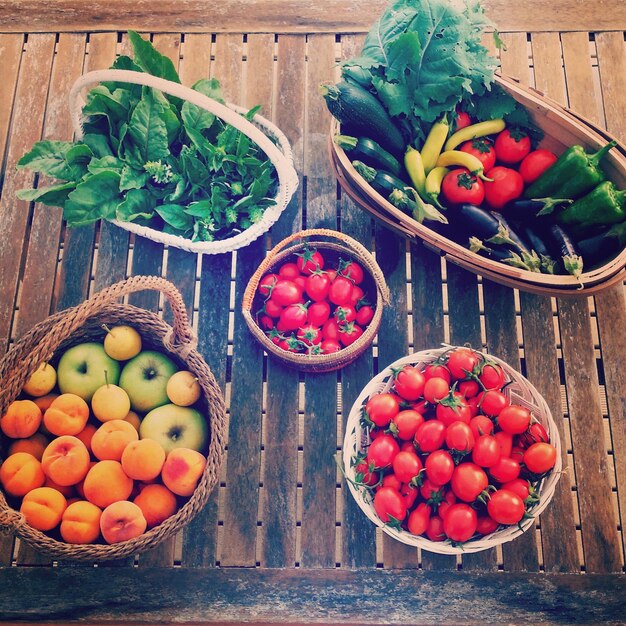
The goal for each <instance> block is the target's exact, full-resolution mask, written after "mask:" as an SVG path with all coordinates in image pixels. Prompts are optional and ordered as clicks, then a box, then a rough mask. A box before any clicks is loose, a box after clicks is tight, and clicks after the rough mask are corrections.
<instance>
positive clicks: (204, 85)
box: [191, 78, 224, 104]
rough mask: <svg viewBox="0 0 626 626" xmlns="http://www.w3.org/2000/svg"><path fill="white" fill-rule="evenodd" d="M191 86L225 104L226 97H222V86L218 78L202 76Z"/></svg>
mask: <svg viewBox="0 0 626 626" xmlns="http://www.w3.org/2000/svg"><path fill="white" fill-rule="evenodd" d="M191 88H192V89H194V90H195V91H199V92H200V93H201V94H203V95H205V96H207V97H208V98H212V99H213V100H217V101H218V102H220V103H221V104H224V98H223V97H222V88H221V87H220V83H219V81H218V80H217V79H216V78H211V79H208V78H201V79H200V80H199V81H197V82H195V83H194V84H193V85H192V86H191Z"/></svg>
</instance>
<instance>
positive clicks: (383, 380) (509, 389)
mask: <svg viewBox="0 0 626 626" xmlns="http://www.w3.org/2000/svg"><path fill="white" fill-rule="evenodd" d="M451 347H452V346H447V347H444V348H438V349H433V350H424V351H422V352H417V353H415V354H411V355H409V356H406V357H403V358H401V359H399V360H397V361H395V362H394V363H392V364H391V365H390V366H388V367H386V368H385V369H384V370H383V371H382V372H380V374H378V376H375V377H374V378H373V379H372V380H371V381H370V382H369V383H368V384H367V385H366V386H365V387H364V389H363V391H361V393H360V395H359V397H358V398H357V399H356V401H355V402H354V404H353V406H352V409H351V410H350V415H349V416H348V421H347V423H346V431H345V437H344V441H343V468H344V472H345V476H346V479H347V483H348V487H349V489H350V492H351V493H352V495H353V497H354V499H355V500H356V502H357V504H358V505H359V507H360V509H361V510H362V511H363V513H365V515H367V517H368V518H369V519H370V520H371V521H372V522H374V524H376V525H377V526H379V527H381V528H382V530H383V531H384V532H385V533H387V534H388V535H389V536H390V537H393V538H394V539H397V540H398V541H401V542H402V543H405V544H407V545H410V546H414V547H417V548H422V549H423V550H428V551H429V552H436V553H438V554H468V553H470V552H480V551H481V550H487V549H488V548H492V547H494V546H496V545H499V544H502V543H506V542H507V541H511V540H512V539H515V538H516V537H519V536H520V535H521V534H522V533H523V532H525V531H527V530H528V529H529V528H531V527H532V526H533V525H534V524H535V518H536V517H538V516H539V514H540V513H541V512H542V511H543V510H544V509H545V508H546V507H547V506H548V503H549V502H550V500H551V499H552V497H553V495H554V491H555V489H556V485H557V483H558V481H559V478H560V476H561V468H562V465H561V442H560V438H559V432H558V429H557V426H556V423H555V422H554V420H553V418H552V415H551V413H550V409H549V408H548V405H547V404H546V401H545V400H544V399H543V397H542V396H541V395H540V394H539V392H538V391H537V390H536V389H535V387H533V385H532V384H531V383H530V382H529V381H528V380H526V378H525V377H524V376H522V375H521V374H520V373H519V372H517V371H516V370H514V369H513V368H512V367H511V366H510V365H508V364H507V363H505V362H504V361H502V360H501V359H498V358H496V357H494V356H493V355H491V354H490V355H489V359H490V360H492V361H495V362H496V363H498V364H499V365H500V366H501V367H502V368H503V370H504V372H505V374H506V376H507V379H508V380H509V381H511V382H510V384H508V385H507V386H506V387H505V390H504V393H505V394H506V395H507V396H508V397H509V399H510V400H511V401H512V402H515V403H516V404H520V405H522V406H525V407H526V408H528V409H529V410H530V411H531V412H532V414H533V415H534V417H536V418H537V419H538V420H539V422H540V423H541V424H542V426H544V428H545V429H546V430H547V431H548V434H549V436H550V442H551V443H552V444H553V445H554V446H555V447H556V450H557V457H556V464H555V466H554V468H553V469H552V470H551V471H550V472H549V473H548V474H547V475H546V476H545V477H544V478H543V479H542V480H541V482H540V483H539V484H538V485H537V491H538V494H539V500H538V502H537V503H536V504H535V505H534V506H533V507H532V508H530V509H529V511H528V513H529V514H530V515H531V517H529V518H527V519H524V520H522V521H521V522H520V523H519V525H513V526H502V527H500V528H499V529H497V530H496V531H494V532H493V533H491V534H490V535H485V536H483V537H480V538H479V539H470V540H469V541H467V542H465V543H464V544H463V545H462V546H458V545H453V544H452V542H451V541H450V540H446V541H441V542H435V541H430V540H429V539H427V538H426V537H424V536H421V535H420V536H416V535H412V534H411V533H409V532H408V531H405V530H396V529H394V528H392V527H390V526H388V525H386V524H385V523H384V522H383V521H382V520H381V519H380V518H379V517H378V515H377V514H376V512H375V510H374V506H373V504H372V502H373V496H372V493H371V491H370V490H368V489H366V488H359V487H357V486H355V483H354V481H355V471H354V467H352V463H351V461H352V459H353V458H354V457H355V456H356V455H357V454H358V453H360V452H362V451H364V450H365V449H366V448H367V446H368V445H369V443H370V439H369V431H368V430H367V429H364V428H362V426H361V409H362V407H363V406H364V405H365V403H366V402H367V400H368V398H369V397H370V396H371V395H373V394H376V393H382V392H385V391H389V389H391V387H392V385H393V371H392V369H399V368H401V367H403V366H404V365H416V366H418V367H419V368H420V369H424V368H425V367H426V366H427V365H428V364H430V363H432V362H433V361H435V360H436V359H437V358H438V357H439V356H441V355H442V354H444V353H445V352H447V351H449V350H450V348H451Z"/></svg>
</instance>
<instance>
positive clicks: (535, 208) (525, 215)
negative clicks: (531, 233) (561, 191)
mask: <svg viewBox="0 0 626 626" xmlns="http://www.w3.org/2000/svg"><path fill="white" fill-rule="evenodd" d="M571 203H572V200H569V199H565V198H532V199H525V198H520V199H518V200H513V202H509V203H508V204H506V205H505V206H504V207H502V209H501V212H502V214H503V215H505V216H506V217H508V218H510V219H512V220H517V221H520V222H532V221H533V220H534V219H535V218H537V217H544V216H547V215H551V214H552V213H554V211H555V209H557V208H559V207H561V206H566V205H568V204H571Z"/></svg>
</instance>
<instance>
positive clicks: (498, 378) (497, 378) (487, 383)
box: [478, 362, 506, 389]
mask: <svg viewBox="0 0 626 626" xmlns="http://www.w3.org/2000/svg"><path fill="white" fill-rule="evenodd" d="M478 379H479V380H480V382H481V383H482V384H483V387H484V388H485V389H501V388H502V385H504V383H505V381H506V377H505V375H504V370H503V369H502V368H501V367H500V366H499V365H498V364H497V363H489V362H487V363H484V364H483V365H482V367H481V370H480V374H479V375H478Z"/></svg>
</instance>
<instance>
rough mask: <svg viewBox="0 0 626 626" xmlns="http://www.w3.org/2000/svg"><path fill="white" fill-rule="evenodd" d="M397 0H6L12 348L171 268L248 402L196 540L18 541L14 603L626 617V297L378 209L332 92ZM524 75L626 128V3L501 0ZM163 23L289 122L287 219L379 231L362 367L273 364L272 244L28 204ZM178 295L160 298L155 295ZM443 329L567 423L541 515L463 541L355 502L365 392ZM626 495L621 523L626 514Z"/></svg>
mask: <svg viewBox="0 0 626 626" xmlns="http://www.w3.org/2000/svg"><path fill="white" fill-rule="evenodd" d="M383 4H384V3H383V2H382V1H380V0H377V1H376V2H364V1H363V0H344V1H343V2H336V1H334V0H324V1H323V2H317V3H304V2H299V1H295V0H290V1H278V0H274V1H272V2H270V1H269V0H260V1H258V2H247V3H243V2H235V1H234V0H225V1H224V2H221V3H208V2H207V3H205V2H201V1H200V0H189V1H188V2H184V3H183V2H181V3H174V2H171V1H170V2H167V1H155V0H151V2H144V1H143V0H136V1H135V2H128V1H124V2H121V1H117V0H107V1H106V2H90V3H80V2H77V1H73V2H72V1H70V0H56V1H52V2H51V1H49V2H48V3H47V4H46V8H45V9H44V8H43V6H42V5H41V4H40V3H39V2H33V1H32V0H31V1H25V0H9V1H8V2H7V1H5V2H4V3H2V6H0V59H1V61H0V67H1V68H2V80H1V82H0V164H1V172H2V173H1V175H0V182H1V184H2V190H1V198H0V242H1V243H0V353H4V352H5V351H6V350H7V349H8V348H9V346H10V345H11V343H12V342H14V341H16V340H18V339H19V338H20V336H22V335H23V334H24V333H25V332H26V331H27V330H28V329H29V328H30V327H31V326H32V325H33V324H35V323H36V322H38V321H39V320H41V319H43V318H45V317H46V316H47V315H49V314H50V313H51V312H54V311H58V310H61V309H64V308H66V307H68V306H71V305H75V304H77V303H79V302H81V301H82V300H84V299H85V298H86V297H87V296H88V295H89V294H90V293H92V292H94V291H96V290H98V289H100V288H102V287H104V286H105V285H108V284H110V283H112V282H115V281H117V280H120V279H123V278H124V277H126V276H128V275H131V274H158V275H164V276H166V277H167V278H169V279H170V280H172V281H173V282H174V283H175V284H176V285H178V287H179V288H180V290H181V291H182V293H183V294H184V297H185V300H186V302H187V304H188V307H189V312H190V313H192V314H193V320H194V325H195V327H196V329H197V331H198V334H199V338H200V350H201V352H202V353H203V355H204V356H205V358H206V360H207V361H208V363H209V365H210V366H211V368H212V370H213V372H214V373H215V375H216V377H217V379H218V381H219V382H220V384H221V386H222V387H223V389H224V392H225V395H226V398H227V401H228V406H229V413H230V426H229V441H228V456H227V462H226V463H225V464H224V467H223V474H222V478H221V483H220V485H219V489H216V491H215V492H214V494H213V495H212V497H211V500H210V502H209V504H208V505H207V507H206V509H205V510H204V511H203V512H202V514H201V515H200V516H199V517H198V518H197V519H195V520H194V521H193V522H192V523H191V524H190V525H189V526H188V527H187V528H186V529H185V531H184V532H182V533H181V536H179V537H177V538H176V540H175V541H174V540H173V541H168V542H167V543H165V544H163V545H161V546H160V547H158V548H156V549H154V550H153V551H152V552H149V553H146V554H142V555H140V556H138V557H137V558H136V559H129V560H125V561H123V562H115V563H106V564H100V565H99V566H98V567H92V566H88V567H86V566H78V565H76V564H72V563H68V562H62V563H56V562H52V561H51V560H50V559H49V558H46V557H45V556H42V555H41V554H38V553H35V552H34V551H33V550H31V549H29V548H28V547H27V546H25V545H23V544H22V545H20V544H19V542H17V541H15V540H14V538H13V537H11V536H3V537H1V538H0V564H1V566H2V567H1V568H0V618H2V619H4V620H37V619H49V620H56V621H60V622H64V623H65V622H68V621H70V620H84V621H90V622H98V623H101V622H111V621H116V620H117V621H123V622H125V623H128V622H131V621H144V622H153V623H154V622H159V621H164V622H174V621H195V622H199V621H213V622H228V621H251V622H286V621H291V622H305V621H307V622H351V623H382V622H392V623H400V622H402V623H409V622H410V623H420V624H422V623H429V624H430V623H442V622H446V623H468V622H469V623H472V622H473V623H475V622H477V621H478V620H481V621H482V622H485V623H530V622H532V623H567V624H572V623H589V622H595V621H597V622H604V623H607V622H610V623H623V622H626V576H625V575H624V547H625V546H624V539H625V536H626V535H625V534H624V532H623V523H624V521H626V517H625V516H626V411H625V408H626V402H625V401H624V392H625V391H626V374H625V372H626V369H625V367H624V366H625V364H626V363H625V359H624V351H625V350H626V301H625V299H624V289H623V285H620V286H617V287H613V288H611V289H610V290H608V291H606V292H603V293H601V294H599V295H597V296H596V297H595V298H593V299H591V298H589V299H580V298H579V299H558V300H555V299H550V298H546V297H540V296H535V295H528V294H525V293H517V292H515V291H513V290H511V289H509V288H505V287H502V286H499V285H497V284H494V283H492V282H489V281H486V280H481V279H477V278H476V277H475V276H474V275H473V274H469V273H467V272H466V271H464V270H462V269H459V268H457V267H455V266H451V265H448V266H447V267H444V266H442V263H441V260H440V259H439V257H437V256H436V255H435V254H433V253H432V252H430V251H427V250H426V249H425V248H423V246H421V244H419V243H410V244H409V243H407V241H405V240H404V239H401V238H398V237H397V236H395V235H393V234H391V233H390V232H389V231H387V230H385V229H384V228H381V227H380V226H377V225H374V224H372V222H371V221H370V219H369V218H368V216H367V215H365V214H364V213H363V212H361V211H359V210H357V209H356V208H355V207H354V205H352V203H351V202H350V201H349V200H348V199H347V198H346V197H345V196H342V195H341V194H340V193H339V191H338V187H337V184H336V182H335V179H334V178H333V176H332V173H331V170H330V166H329V162H328V158H327V153H326V141H327V133H328V128H329V116H328V114H327V112H326V110H325V107H324V105H323V102H322V100H321V98H320V97H319V96H318V92H317V86H318V84H319V83H320V82H321V81H323V80H326V79H333V78H334V77H335V76H336V73H337V68H336V65H335V64H336V62H337V60H339V59H341V58H343V57H347V56H350V55H354V54H356V53H357V51H358V50H359V45H360V43H361V41H362V38H363V32H364V31H365V30H367V28H368V27H369V25H370V23H371V22H372V21H373V20H374V19H375V18H376V17H377V16H378V14H379V13H380V10H381V9H382V6H383ZM485 6H486V8H487V11H488V12H489V13H490V15H491V16H492V18H493V19H494V20H495V21H496V22H497V23H498V24H499V27H500V30H501V31H502V37H503V39H504V40H505V42H506V46H507V47H506V50H503V51H502V53H501V61H502V67H503V70H504V72H506V73H508V74H510V75H513V76H517V77H519V79H520V80H521V81H522V82H525V83H529V84H534V85H535V86H536V87H537V88H538V89H540V90H542V91H544V92H545V93H546V94H549V95H550V96H551V97H552V98H554V99H556V100H558V101H559V102H562V103H567V104H569V106H571V107H572V108H574V109H575V110H577V111H578V112H580V113H582V114H583V115H585V116H587V117H588V118H591V119H594V120H596V121H598V122H599V123H600V124H601V125H605V126H606V128H607V129H608V130H609V131H610V132H612V133H613V134H615V135H616V136H618V137H620V138H621V139H622V140H623V141H626V93H625V92H624V89H623V78H624V76H625V75H626V44H625V43H624V32H623V31H624V30H626V4H625V3H624V2H623V0H603V1H598V2H595V3H593V4H590V3H586V4H585V5H584V6H583V5H582V4H581V3H579V2H578V1H577V0H555V1H553V2H551V3H546V2H539V0H523V1H520V2H518V3H515V4H514V5H512V4H510V3H509V2H506V1H505V0H492V1H491V2H486V3H485ZM127 28H135V29H138V30H140V31H142V32H151V33H153V41H154V44H155V45H156V46H157V47H158V48H159V49H160V50H161V51H162V52H164V53H165V54H167V55H168V56H170V57H171V58H172V59H173V61H174V62H175V63H176V64H177V65H178V67H179V70H180V74H181V77H182V80H183V82H184V83H185V84H191V83H193V82H194V81H195V80H197V79H199V78H201V77H207V76H215V77H219V79H220V80H221V82H222V84H223V87H224V90H225V92H226V94H227V97H228V99H229V100H231V101H234V102H240V103H242V104H246V105H252V104H256V103H260V104H262V105H263V111H264V113H265V115H267V116H269V117H271V119H272V120H274V121H275V122H276V123H277V124H278V126H279V127H280V128H282V130H283V131H284V132H285V133H286V134H287V136H288V138H289V140H290V142H291V144H292V146H293V148H294V153H295V160H296V166H297V169H298V171H299V172H300V173H301V186H300V188H299V190H298V193H297V195H296V197H295V198H294V199H293V201H292V202H291V204H290V206H289V207H288V209H287V210H286V211H285V213H284V214H283V216H282V217H281V218H280V220H279V221H278V223H277V224H276V226H275V227H274V228H273V229H272V232H271V235H270V238H271V241H273V242H276V241H279V240H280V239H281V238H283V237H285V236H286V235H288V234H289V233H291V232H292V231H294V230H297V229H300V228H301V227H302V226H305V225H306V226H309V227H311V226H323V227H330V228H337V227H339V228H340V229H341V230H343V231H345V232H347V233H349V234H351V235H353V236H355V237H356V238H357V239H359V240H361V241H362V242H364V243H365V244H366V245H368V246H369V245H371V246H372V248H373V249H374V250H375V252H376V254H377V257H378V259H379V262H380V263H381V265H382V267H383V269H384V272H385V274H386V276H387V280H388V283H389V287H390V289H391V291H392V293H393V302H394V306H393V307H389V308H388V309H387V310H386V311H385V314H384V318H383V323H382V327H381V330H380V334H379V337H378V342H377V345H376V346H375V347H374V348H373V350H372V351H370V352H368V353H367V354H366V355H364V356H362V357H361V358H360V359H359V360H358V361H357V362H355V363H354V364H352V365H350V366H349V367H346V368H345V369H343V370H342V371H341V372H339V373H335V372H333V373H329V374H317V375H308V374H307V375H303V374H299V373H298V372H297V371H294V370H291V369H287V368H285V367H283V366H281V365H279V364H277V363H276V362H275V361H273V360H268V359H267V357H266V356H264V354H263V352H262V351H261V350H260V349H259V346H258V345H257V344H256V343H255V342H254V341H252V340H251V336H250V334H249V332H248V330H247V328H246V326H245V324H244V322H243V319H242V316H241V314H240V310H239V309H240V301H241V296H242V290H243V287H244V286H245V284H246V281H247V279H248V277H249V276H250V275H251V273H252V271H253V270H254V269H255V267H256V266H257V265H258V263H259V261H260V259H261V258H262V256H263V254H264V252H265V250H266V247H267V246H268V245H269V244H270V241H269V239H270V238H268V240H264V241H258V242H256V243H254V244H253V245H251V246H249V247H248V248H246V249H244V250H242V251H240V252H239V253H238V254H237V255H230V254H226V255H221V256H204V257H197V256H195V255H193V254H188V253H184V252H180V251H179V250H176V249H169V250H164V249H163V247H162V246H161V245H157V244H154V243H153V242H151V241H148V240H146V239H141V238H137V239H133V238H132V237H131V238H129V236H128V234H127V233H126V231H123V230H121V229H119V228H116V227H114V226H111V225H110V224H99V225H98V226H96V227H94V226H88V227H82V228H75V229H67V230H66V228H65V227H64V224H63V221H62V219H61V212H60V210H57V209H50V208H46V207H44V206H41V205H38V204H35V205H34V206H33V205H30V206H29V204H28V203H25V202H21V201H17V200H16V199H15V191H16V190H17V189H20V188H22V187H27V186H29V185H31V184H32V182H33V178H32V175H31V174H29V173H28V172H27V171H20V172H16V169H15V164H16V162H17V160H18V159H19V157H20V156H21V155H22V154H23V153H24V152H25V151H26V150H27V149H28V148H29V147H30V146H31V145H32V143H33V142H34V141H36V140H38V139H40V138H41V137H45V138H55V139H70V138H71V135H72V134H71V125H70V120H69V116H68V112H67V95H68V91H69V88H70V86H71V85H72V83H73V81H74V80H75V79H76V78H77V77H78V76H79V75H80V74H81V73H82V72H84V71H86V70H87V69H90V70H91V69H96V68H104V67H107V66H109V65H110V64H111V62H112V61H113V59H114V58H115V55H116V54H118V53H120V52H121V51H122V50H125V49H126V45H127V44H126V39H125V37H124V35H123V34H122V32H121V31H125V30H126V29H127ZM132 302H133V303H134V304H137V305H140V306H143V307H146V308H149V309H154V310H157V309H159V307H160V306H161V305H160V302H159V299H158V296H155V294H153V293H145V294H139V295H137V296H136V297H133V298H132ZM442 341H447V342H451V343H454V344H463V343H466V342H469V343H471V344H472V345H473V346H475V347H479V348H480V347H488V349H489V350H490V351H491V352H493V353H494V354H496V355H499V356H500V357H502V358H504V359H505V360H507V361H508V362H509V363H511V364H512V365H513V366H515V367H518V368H521V370H522V371H523V372H524V373H525V374H526V375H527V376H528V378H529V379H530V380H531V381H532V382H533V383H534V384H535V385H536V386H537V387H538V389H539V390H540V391H541V392H542V393H543V394H544V396H545V398H546V399H547V401H548V404H549V406H550V407H551V410H552V412H553V414H554V416H555V417H556V419H557V422H558V424H559V428H560V429H561V437H562V441H563V442H564V449H563V455H564V459H563V461H564V466H565V467H566V468H567V469H566V471H565V472H564V474H563V476H562V478H561V481H560V483H559V486H558V489H557V493H556V495H555V497H554V500H553V501H552V503H551V504H550V506H549V507H548V509H547V511H546V512H545V513H544V514H543V515H542V516H541V518H540V520H538V523H537V526H536V529H535V531H534V532H528V533H526V534H525V535H523V536H522V537H520V538H518V539H516V540H515V541H513V542H511V543H508V544H505V545H504V546H502V548H498V549H492V550H489V551H486V552H482V553H478V554H473V555H468V556H464V557H463V558H462V559H456V558H454V557H444V556H438V555H436V554H432V553H428V552H423V551H422V552H421V553H418V551H417V550H415V549H408V548H407V547H406V546H404V545H402V544H399V543H396V542H394V541H393V540H390V539H389V538H388V537H386V536H383V535H382V534H381V533H380V531H376V529H375V527H374V526H373V525H372V524H371V523H370V522H369V521H367V520H366V518H365V516H364V515H363V514H362V513H361V512H360V511H359V510H358V509H357V507H356V505H355V504H354V502H353V500H352V498H351V496H350V495H349V493H348V490H347V489H346V487H345V483H344V482H343V480H342V479H341V476H340V474H339V472H338V470H337V468H336V466H335V463H334V461H333V456H334V455H335V454H336V453H337V452H338V451H339V450H340V449H341V443H342V437H343V433H342V424H343V423H345V419H346V417H347V414H348V412H349V409H350V407H351V405H352V403H353V401H354V399H355V398H356V396H357V394H358V393H359V391H360V390H361V388H362V387H363V386H364V384H365V383H366V382H367V381H368V380H369V378H370V377H371V376H372V375H373V374H374V373H375V372H376V371H377V370H378V369H380V368H382V367H384V366H386V365H387V364H389V363H390V362H391V361H393V360H395V359H396V358H398V357H400V356H402V355H405V354H407V353H408V352H410V351H414V350H419V349H423V348H425V347H429V346H437V345H438V344H440V342H442ZM620 511H621V517H620Z"/></svg>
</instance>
